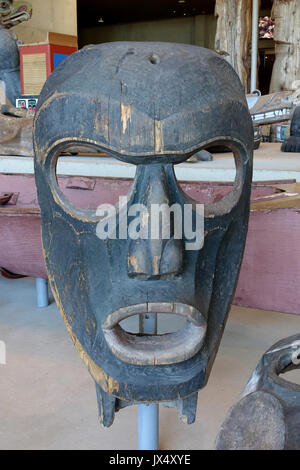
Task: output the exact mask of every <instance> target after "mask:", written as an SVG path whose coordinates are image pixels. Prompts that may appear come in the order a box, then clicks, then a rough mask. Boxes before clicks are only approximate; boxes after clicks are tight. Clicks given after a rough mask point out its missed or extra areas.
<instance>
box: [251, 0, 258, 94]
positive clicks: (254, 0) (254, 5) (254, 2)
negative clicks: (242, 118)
mask: <svg viewBox="0 0 300 470" xmlns="http://www.w3.org/2000/svg"><path fill="white" fill-rule="evenodd" d="M257 44H258V0H252V48H251V85H250V93H252V92H253V91H254V90H255V89H256V77H257V52H258V49H257Z"/></svg>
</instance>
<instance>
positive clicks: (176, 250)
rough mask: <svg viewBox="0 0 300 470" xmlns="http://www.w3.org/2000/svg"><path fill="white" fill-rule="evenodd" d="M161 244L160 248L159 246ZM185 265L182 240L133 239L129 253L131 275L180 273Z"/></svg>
mask: <svg viewBox="0 0 300 470" xmlns="http://www.w3.org/2000/svg"><path fill="white" fill-rule="evenodd" d="M159 245H160V249H158V248H159ZM182 266H183V245H182V240H175V239H174V238H171V239H170V240H167V241H165V240H132V241H131V243H130V246H129V254H128V274H129V275H130V276H137V275H146V276H161V275H162V274H178V273H179V272H180V271H181V270H182Z"/></svg>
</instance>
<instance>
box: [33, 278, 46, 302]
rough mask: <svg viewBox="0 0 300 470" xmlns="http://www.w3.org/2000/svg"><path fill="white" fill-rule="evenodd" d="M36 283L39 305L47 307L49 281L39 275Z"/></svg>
mask: <svg viewBox="0 0 300 470" xmlns="http://www.w3.org/2000/svg"><path fill="white" fill-rule="evenodd" d="M35 285H36V302H37V306H38V307H47V306H48V304H49V300H48V281H47V280H46V279H42V278H41V277H37V278H36V279H35Z"/></svg>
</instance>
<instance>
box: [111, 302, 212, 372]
mask: <svg viewBox="0 0 300 470" xmlns="http://www.w3.org/2000/svg"><path fill="white" fill-rule="evenodd" d="M147 313H148V314H153V313H159V314H176V315H182V316H184V317H186V320H187V321H186V324H185V326H184V328H182V329H181V330H179V331H176V332H175V333H166V334H151V335H150V334H133V333H128V332H126V331H124V330H123V328H122V327H121V326H120V325H119V323H120V322H121V321H122V320H125V318H128V317H131V316H133V315H139V314H141V315H147ZM206 327H207V322H206V319H205V318H204V316H203V315H202V314H201V313H200V312H199V310H197V309H196V308H195V307H192V306H191V305H187V304H182V303H178V302H172V303H168V302H161V303H160V302H154V303H143V304H137V305H130V306H128V307H122V308H120V309H118V310H116V311H115V312H112V313H111V314H110V315H108V317H107V319H106V320H105V322H104V323H103V325H102V330H103V333H104V336H105V339H106V342H107V344H108V346H109V347H110V349H111V351H112V352H113V353H114V354H115V355H116V356H117V357H118V358H119V359H121V360H123V361H125V362H129V363H130V364H137V365H158V364H174V363H177V362H182V361H185V360H187V359H189V358H191V357H192V356H194V355H195V354H196V353H197V352H198V351H199V350H200V349H201V347H202V344H203V341H204V337H205V333H206Z"/></svg>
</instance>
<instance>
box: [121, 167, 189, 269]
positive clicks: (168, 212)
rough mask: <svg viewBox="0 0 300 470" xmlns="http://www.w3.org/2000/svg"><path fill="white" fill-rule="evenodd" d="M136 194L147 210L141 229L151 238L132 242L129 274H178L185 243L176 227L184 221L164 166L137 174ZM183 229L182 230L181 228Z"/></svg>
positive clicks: (142, 218)
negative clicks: (173, 201)
mask: <svg viewBox="0 0 300 470" xmlns="http://www.w3.org/2000/svg"><path fill="white" fill-rule="evenodd" d="M136 179H137V183H136V191H137V197H136V198H135V201H134V202H135V203H139V204H142V205H143V207H144V208H145V212H144V213H143V214H142V216H140V227H139V229H140V230H141V232H143V233H144V235H145V234H146V233H147V234H148V238H147V239H145V238H138V239H136V240H132V239H131V241H130V244H129V252H128V274H129V275H130V276H139V275H148V276H157V277H158V276H161V275H162V274H177V273H179V272H180V271H181V270H182V264H183V244H182V239H179V238H177V237H178V231H176V230H175V224H181V206H179V205H178V206H177V207H176V206H174V205H173V206H172V204H171V197H170V187H169V185H168V178H167V175H166V172H165V168H164V166H162V165H158V164H157V165H156V164H155V165H145V166H143V167H139V168H138V173H137V176H136ZM179 232H180V231H179Z"/></svg>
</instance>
